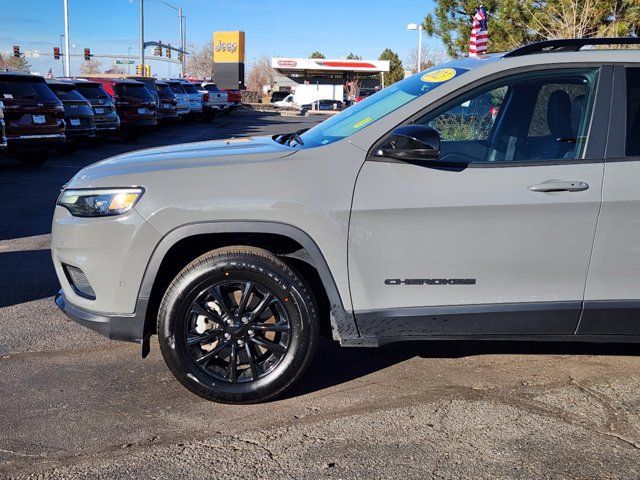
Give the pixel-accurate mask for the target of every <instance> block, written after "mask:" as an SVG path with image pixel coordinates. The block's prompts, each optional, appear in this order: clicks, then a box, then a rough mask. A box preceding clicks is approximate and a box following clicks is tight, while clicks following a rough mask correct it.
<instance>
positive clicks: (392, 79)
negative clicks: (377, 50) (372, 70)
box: [379, 48, 404, 87]
mask: <svg viewBox="0 0 640 480" xmlns="http://www.w3.org/2000/svg"><path fill="white" fill-rule="evenodd" d="M379 59H380V60H389V71H388V72H385V74H384V85H385V87H386V86H389V85H391V84H392V83H396V82H398V81H400V80H402V79H404V68H403V66H402V60H400V57H399V56H398V54H397V53H396V52H394V51H393V50H391V49H390V48H385V49H384V50H383V51H382V53H381V54H380V58H379Z"/></svg>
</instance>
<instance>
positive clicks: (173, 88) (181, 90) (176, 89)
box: [171, 84, 187, 94]
mask: <svg viewBox="0 0 640 480" xmlns="http://www.w3.org/2000/svg"><path fill="white" fill-rule="evenodd" d="M171 91H172V92H173V93H178V94H180V93H187V92H185V91H184V88H182V85H179V84H172V85H171Z"/></svg>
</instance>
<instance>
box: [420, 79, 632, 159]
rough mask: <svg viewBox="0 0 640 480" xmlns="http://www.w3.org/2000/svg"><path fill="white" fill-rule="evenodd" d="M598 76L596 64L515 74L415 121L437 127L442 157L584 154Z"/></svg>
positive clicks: (573, 156)
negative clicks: (582, 67) (583, 68)
mask: <svg viewBox="0 0 640 480" xmlns="http://www.w3.org/2000/svg"><path fill="white" fill-rule="evenodd" d="M597 77H598V70H597V69H589V70H563V71H551V72H549V71H546V72H536V73H528V74H522V75H517V76H514V77H511V78H509V79H506V80H504V79H503V80H501V81H498V82H493V83H491V84H488V85H486V86H484V87H482V88H479V89H478V90H475V91H473V92H471V93H467V94H465V95H464V96H462V97H460V98H458V99H456V100H453V101H452V102H450V103H449V104H447V105H445V106H444V107H442V108H440V109H438V110H436V111H435V112H431V113H429V114H427V115H426V116H424V117H422V118H421V119H419V120H418V121H417V122H416V123H420V124H426V125H429V126H431V127H433V128H435V129H436V130H438V132H439V133H440V138H441V158H442V159H443V160H451V161H463V162H470V163H483V162H537V161H544V160H562V159H567V160H574V159H580V158H582V157H583V155H584V151H585V147H586V142H587V133H588V129H589V122H590V118H591V110H592V106H593V100H594V96H595V89H596V83H597ZM638 121H639V122H640V118H639V119H638Z"/></svg>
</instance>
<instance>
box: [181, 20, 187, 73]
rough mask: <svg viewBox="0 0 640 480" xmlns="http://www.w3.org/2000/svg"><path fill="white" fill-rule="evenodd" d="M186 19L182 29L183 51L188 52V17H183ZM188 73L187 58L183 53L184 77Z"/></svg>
mask: <svg viewBox="0 0 640 480" xmlns="http://www.w3.org/2000/svg"><path fill="white" fill-rule="evenodd" d="M182 18H184V27H183V28H182V35H183V37H182V50H183V51H186V50H187V17H186V16H185V17H182ZM186 71H187V56H186V55H185V54H184V53H183V54H182V76H183V77H184V74H185V73H186Z"/></svg>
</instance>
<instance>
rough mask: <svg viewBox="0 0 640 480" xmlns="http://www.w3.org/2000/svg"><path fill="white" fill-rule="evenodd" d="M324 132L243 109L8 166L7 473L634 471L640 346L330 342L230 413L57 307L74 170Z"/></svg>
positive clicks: (157, 362) (1, 324)
mask: <svg viewBox="0 0 640 480" xmlns="http://www.w3.org/2000/svg"><path fill="white" fill-rule="evenodd" d="M314 122H315V120H313V119H306V118H295V117H280V116H276V115H270V114H259V113H254V112H243V111H239V112H234V113H233V114H232V115H230V116H225V117H220V118H218V119H216V120H214V121H213V122H211V123H199V122H191V123H187V124H183V125H179V126H176V127H172V128H166V129H162V130H160V131H157V132H154V133H152V134H150V135H148V136H146V137H144V138H143V139H141V140H140V141H138V142H124V141H119V140H113V141H109V142H106V143H105V144H103V145H95V146H92V147H91V148H86V149H82V150H80V151H79V152H77V153H76V154H74V155H70V156H63V155H57V156H54V157H53V158H52V159H51V160H50V161H49V162H48V163H46V164H45V165H43V166H41V167H37V168H24V167H21V166H20V165H18V163H17V162H15V161H13V160H12V159H8V158H7V159H1V160H0V200H1V202H2V203H1V205H2V216H1V217H0V476H2V477H3V478H47V479H48V478H51V479H59V478H110V479H120V478H137V479H142V478H183V479H191V478H193V479H196V478H197V479H200V478H216V479H218V478H220V479H222V478H265V479H267V478H270V479H272V478H292V479H306V478H308V479H316V478H336V479H337V478H342V479H368V478H434V479H441V478H447V479H459V478H469V479H471V478H473V479H478V478H523V479H524V478H527V479H529V478H616V479H617V478H628V479H633V478H635V479H637V478H640V394H639V393H638V392H640V346H633V345H617V346H616V345H613V346H607V345H585V344H566V343H555V344H554V343H538V344H533V343H497V342H496V343H494V342H491V343H489V342H486V343H482V342H476V343H473V342H461V343H451V342H431V343H427V342H425V343H412V344H403V345H391V346H388V347H385V348H381V349H376V350H366V349H352V348H350V349H346V348H344V349H343V348H340V347H338V346H337V345H335V344H333V343H332V342H329V341H324V342H323V343H322V346H321V348H320V350H319V352H318V355H317V357H316V360H315V362H314V363H313V366H312V368H311V369H310V370H309V371H308V372H307V374H306V376H305V377H304V379H303V380H302V381H301V382H300V383H299V384H297V386H296V387H295V388H294V389H293V390H292V391H291V392H289V393H288V394H287V396H286V397H285V398H282V399H280V400H277V401H274V402H270V403H266V404H260V405H251V406H231V405H219V404H214V403H209V402H206V401H204V400H202V399H200V398H198V397H196V396H194V395H192V394H191V393H189V392H188V391H187V390H186V389H184V388H183V387H182V386H180V385H179V384H178V382H177V381H175V380H174V379H173V377H172V375H171V373H170V372H169V370H168V369H167V368H166V367H165V366H164V363H163V361H162V358H161V356H160V354H159V351H158V348H156V345H155V344H153V345H152V353H151V355H150V357H149V358H147V359H145V360H142V359H141V358H140V348H139V346H137V345H134V344H123V343H116V342H110V341H109V340H106V339H104V338H102V337H100V336H99V335H97V334H94V333H93V332H91V331H89V330H87V329H85V328H82V327H80V326H78V325H75V324H73V323H70V322H68V321H67V320H66V319H65V317H64V316H63V315H62V314H61V313H60V312H58V311H57V308H56V307H55V306H54V304H53V301H52V297H53V295H54V294H55V292H56V291H57V289H58V283H57V280H56V278H55V275H54V272H53V267H52V266H51V262H50V251H49V241H50V238H49V232H50V219H51V214H52V210H53V205H54V202H55V199H56V196H57V193H58V191H59V189H60V187H61V186H62V185H63V184H64V183H65V182H66V181H67V180H68V179H69V178H70V177H71V176H72V175H73V174H75V173H76V172H77V171H78V170H79V169H80V168H82V167H83V166H85V165H88V164H90V163H93V162H95V161H98V160H100V159H102V158H106V157H108V156H111V155H114V154H117V153H121V152H125V151H129V150H134V149H138V148H145V147H150V146H157V145H163V144H173V143H181V142H189V141H201V140H207V139H216V138H225V137H230V136H244V135H259V134H273V133H277V132H281V131H285V132H288V131H293V130H296V129H298V128H303V127H305V126H309V125H310V124H312V123H314Z"/></svg>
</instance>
